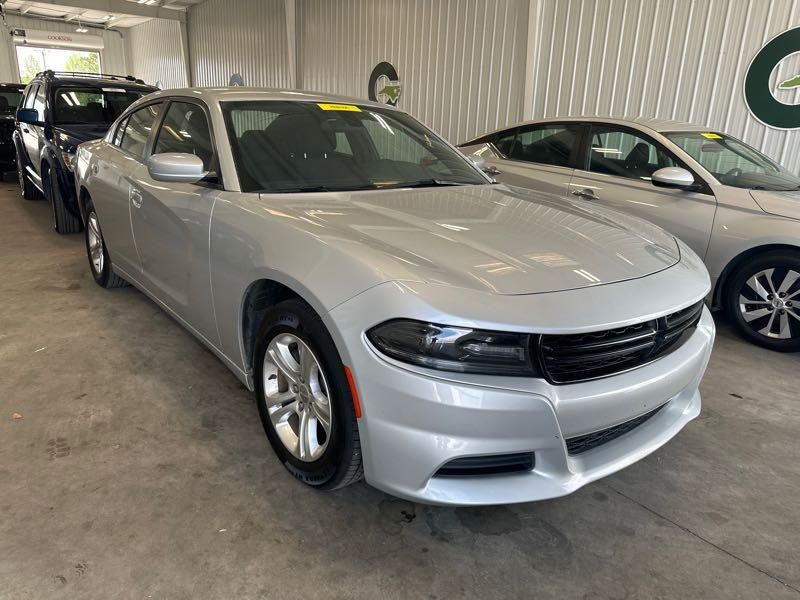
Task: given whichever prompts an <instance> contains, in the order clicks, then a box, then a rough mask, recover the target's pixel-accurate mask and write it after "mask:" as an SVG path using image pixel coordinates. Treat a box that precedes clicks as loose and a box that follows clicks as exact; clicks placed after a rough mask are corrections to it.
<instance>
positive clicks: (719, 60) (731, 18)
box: [525, 0, 800, 172]
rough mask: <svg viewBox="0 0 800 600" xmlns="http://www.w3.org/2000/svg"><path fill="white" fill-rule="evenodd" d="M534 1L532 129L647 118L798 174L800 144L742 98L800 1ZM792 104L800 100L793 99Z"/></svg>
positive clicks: (795, 20)
mask: <svg viewBox="0 0 800 600" xmlns="http://www.w3.org/2000/svg"><path fill="white" fill-rule="evenodd" d="M535 1H536V2H538V6H537V7H536V9H538V10H539V11H540V13H539V14H540V19H539V21H538V29H537V31H535V32H533V34H534V35H537V36H538V50H537V52H536V57H535V60H534V68H533V71H534V80H533V98H532V108H531V110H530V112H529V113H528V114H527V115H525V118H526V119H534V118H540V117H551V116H556V115H615V116H622V115H631V116H638V115H645V116H651V117H659V118H668V119H677V120H680V121H690V122H695V123H698V124H701V125H708V126H709V127H710V128H713V129H721V130H723V131H725V132H727V133H730V134H732V135H734V136H737V137H740V138H742V139H743V140H744V141H746V142H748V143H749V144H751V145H753V146H755V147H756V148H759V149H761V150H762V151H764V152H765V153H767V154H768V155H770V156H772V157H773V158H775V159H777V160H779V161H781V162H783V163H784V164H785V165H786V166H787V167H789V168H791V169H792V170H793V171H795V172H799V171H800V135H798V133H797V132H796V131H780V130H775V129H770V128H768V127H765V126H764V125H762V124H760V123H759V122H758V121H756V120H755V119H754V118H753V117H752V116H751V115H750V113H749V112H748V111H747V108H746V106H745V103H744V97H743V92H742V85H743V77H744V75H745V72H746V70H747V67H748V66H749V64H750V60H751V59H752V57H753V56H754V55H755V53H756V52H757V51H758V50H759V49H760V48H761V46H762V45H763V44H764V43H765V42H767V41H768V40H769V39H771V38H772V37H774V36H775V35H777V34H778V33H780V32H782V31H784V30H786V29H788V28H789V27H791V26H796V25H797V24H800V3H798V1H797V0H535ZM792 69H795V70H794V71H792ZM776 71H777V72H778V73H776V74H775V75H773V79H777V78H778V77H780V76H783V75H786V77H791V76H793V75H796V74H797V73H799V72H800V59H798V58H794V59H791V60H789V61H786V63H785V64H784V65H782V66H781V67H780V68H779V69H776ZM790 71H792V72H791V73H790ZM785 94H786V95H793V96H795V97H797V92H796V91H791V92H789V91H787V92H785ZM798 100H800V97H798Z"/></svg>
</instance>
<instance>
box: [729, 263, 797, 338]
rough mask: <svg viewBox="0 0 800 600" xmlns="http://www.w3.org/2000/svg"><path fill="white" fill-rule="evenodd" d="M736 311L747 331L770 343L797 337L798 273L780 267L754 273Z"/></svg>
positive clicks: (741, 291) (743, 290)
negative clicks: (763, 337)
mask: <svg viewBox="0 0 800 600" xmlns="http://www.w3.org/2000/svg"><path fill="white" fill-rule="evenodd" d="M738 304H739V311H740V312H741V315H742V318H743V319H744V321H745V323H746V324H747V326H748V327H750V328H751V329H752V330H753V331H755V332H756V333H759V334H761V335H763V336H765V337H768V338H771V339H779V340H787V339H792V338H797V337H798V336H800V273H798V272H797V271H795V270H793V269H790V268H786V267H782V268H777V267H776V268H770V269H764V270H762V271H758V272H757V273H754V274H753V275H752V276H751V277H750V278H749V279H748V280H747V281H746V282H745V283H744V285H743V286H742V289H741V290H740V291H739V302H738Z"/></svg>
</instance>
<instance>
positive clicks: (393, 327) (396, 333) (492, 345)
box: [367, 319, 539, 377]
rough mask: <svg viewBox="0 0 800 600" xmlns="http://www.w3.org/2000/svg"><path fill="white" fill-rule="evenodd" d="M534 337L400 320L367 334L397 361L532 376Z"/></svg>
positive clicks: (377, 327)
mask: <svg viewBox="0 0 800 600" xmlns="http://www.w3.org/2000/svg"><path fill="white" fill-rule="evenodd" d="M532 337H533V336H531V335H527V334H517V333H505V332H499V331H483V330H479V329H467V328H464V327H450V326H449V325H434V324H432V323H423V322H420V321H411V320H407V319H398V320H394V321H387V322H386V323H382V324H381V325H377V326H376V327H373V328H372V329H370V330H369V331H368V332H367V338H368V339H369V341H370V342H372V344H373V345H374V346H375V347H376V348H377V349H378V350H380V351H381V352H383V353H384V354H386V355H387V356H390V357H391V358H394V359H396V360H399V361H402V362H406V363H411V364H415V365H420V366H422V367H428V368H430V369H439V370H441V371H456V372H459V373H480V374H483V375H518V376H527V377H533V376H537V375H538V374H539V370H538V369H537V367H536V364H535V362H534V360H533V357H532V356H531V352H530V348H531V340H532Z"/></svg>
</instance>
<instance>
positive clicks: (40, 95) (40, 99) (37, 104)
mask: <svg viewBox="0 0 800 600" xmlns="http://www.w3.org/2000/svg"><path fill="white" fill-rule="evenodd" d="M33 108H35V109H36V111H37V112H38V113H39V118H40V119H41V120H43V121H44V86H43V85H40V86H39V89H38V90H37V91H36V97H35V98H34V99H33Z"/></svg>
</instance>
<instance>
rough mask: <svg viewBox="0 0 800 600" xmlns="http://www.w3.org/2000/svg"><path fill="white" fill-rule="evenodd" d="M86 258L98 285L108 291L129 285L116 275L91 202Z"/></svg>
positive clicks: (86, 235)
mask: <svg viewBox="0 0 800 600" xmlns="http://www.w3.org/2000/svg"><path fill="white" fill-rule="evenodd" d="M84 239H85V240H86V256H87V257H88V259H89V270H90V271H91V272H92V277H94V281H95V283H96V284H97V285H99V286H101V287H104V288H106V289H111V288H118V287H123V286H126V285H128V282H127V281H125V280H124V279H123V278H122V277H120V276H119V275H117V274H116V273H114V270H113V267H112V263H111V257H110V256H109V255H108V249H107V248H106V243H105V240H104V239H103V232H102V230H101V229H100V220H99V219H98V218H97V213H96V212H95V210H94V205H93V204H92V203H91V201H89V202H88V203H87V204H86V234H85V236H84Z"/></svg>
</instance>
